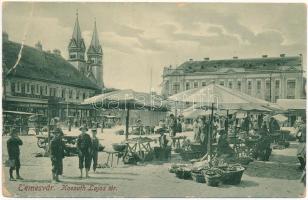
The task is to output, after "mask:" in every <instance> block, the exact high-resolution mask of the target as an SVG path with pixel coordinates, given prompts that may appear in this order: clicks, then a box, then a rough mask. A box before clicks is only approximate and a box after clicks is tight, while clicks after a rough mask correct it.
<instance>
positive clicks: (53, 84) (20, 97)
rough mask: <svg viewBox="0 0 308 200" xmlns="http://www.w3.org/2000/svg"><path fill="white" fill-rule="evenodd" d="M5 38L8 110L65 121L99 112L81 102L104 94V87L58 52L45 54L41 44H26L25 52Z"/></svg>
mask: <svg viewBox="0 0 308 200" xmlns="http://www.w3.org/2000/svg"><path fill="white" fill-rule="evenodd" d="M3 36H4V37H3V38H4V39H3V44H2V45H3V54H2V55H3V60H2V66H3V95H2V98H3V109H4V110H13V111H25V112H31V113H39V114H44V115H49V116H58V117H60V118H62V119H63V118H66V117H68V116H79V117H86V116H90V115H91V112H95V111H93V110H94V109H93V108H91V107H89V106H88V107H87V106H83V105H81V104H80V103H81V102H82V101H83V100H84V99H86V98H89V97H91V96H94V95H95V94H97V93H100V91H101V87H100V86H99V85H97V84H96V83H94V82H92V81H91V80H90V79H89V78H88V77H86V76H84V74H82V73H80V71H79V70H77V69H76V68H75V67H74V66H73V65H72V64H70V63H69V62H68V61H67V60H65V59H64V58H63V57H62V56H61V55H60V52H59V51H58V50H55V51H53V52H46V51H43V47H42V44H40V43H38V44H36V45H35V48H34V47H30V46H26V45H24V46H23V48H22V50H21V44H19V43H15V42H12V41H10V40H9V38H8V35H7V34H6V33H3ZM19 54H21V56H20V57H19ZM19 58H20V59H19ZM51 108H52V109H51Z"/></svg>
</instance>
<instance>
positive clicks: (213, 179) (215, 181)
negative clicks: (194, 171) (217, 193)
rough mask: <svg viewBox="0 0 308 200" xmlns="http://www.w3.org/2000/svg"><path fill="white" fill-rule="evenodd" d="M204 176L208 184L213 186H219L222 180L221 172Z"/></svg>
mask: <svg viewBox="0 0 308 200" xmlns="http://www.w3.org/2000/svg"><path fill="white" fill-rule="evenodd" d="M204 177H205V182H206V184H207V185H208V186H211V187H217V186H218V185H219V184H220V182H221V175H219V174H215V175H208V174H205V175H204Z"/></svg>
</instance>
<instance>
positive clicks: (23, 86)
mask: <svg viewBox="0 0 308 200" xmlns="http://www.w3.org/2000/svg"><path fill="white" fill-rule="evenodd" d="M25 92H26V85H25V83H21V94H25Z"/></svg>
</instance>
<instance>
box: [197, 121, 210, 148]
mask: <svg viewBox="0 0 308 200" xmlns="http://www.w3.org/2000/svg"><path fill="white" fill-rule="evenodd" d="M208 132H209V125H208V122H207V121H206V117H205V116H202V117H201V118H199V135H200V143H201V146H202V149H204V151H205V152H206V151H207V146H208V137H209V136H208Z"/></svg>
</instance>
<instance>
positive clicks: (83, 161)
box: [77, 126, 92, 178]
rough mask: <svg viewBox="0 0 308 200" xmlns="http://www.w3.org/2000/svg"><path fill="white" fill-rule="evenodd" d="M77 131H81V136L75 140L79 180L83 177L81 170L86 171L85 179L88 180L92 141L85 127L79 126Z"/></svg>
mask: <svg viewBox="0 0 308 200" xmlns="http://www.w3.org/2000/svg"><path fill="white" fill-rule="evenodd" d="M79 130H80V131H81V134H80V135H79V136H78V138H77V149H78V157H79V169H80V178H82V175H83V173H82V170H83V168H85V169H86V178H88V177H89V170H90V166H91V158H92V156H91V151H92V141H91V137H90V135H88V134H87V131H88V129H87V128H86V127H85V126H81V127H80V128H79Z"/></svg>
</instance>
